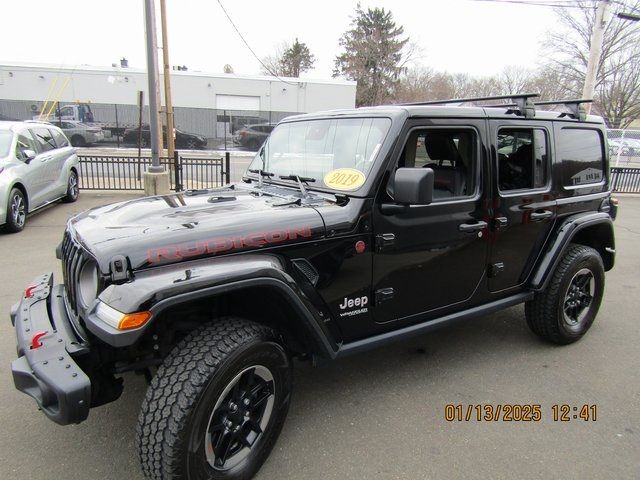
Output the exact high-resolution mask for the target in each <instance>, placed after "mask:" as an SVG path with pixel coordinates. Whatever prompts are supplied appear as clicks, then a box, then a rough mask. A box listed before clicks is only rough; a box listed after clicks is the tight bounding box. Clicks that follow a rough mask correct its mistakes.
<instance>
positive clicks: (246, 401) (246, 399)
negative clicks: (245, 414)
mask: <svg viewBox="0 0 640 480" xmlns="http://www.w3.org/2000/svg"><path fill="white" fill-rule="evenodd" d="M242 403H244V405H245V406H247V405H249V399H248V398H245V399H244V400H243V401H242Z"/></svg>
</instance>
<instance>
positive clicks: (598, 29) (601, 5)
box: [582, 0, 611, 113]
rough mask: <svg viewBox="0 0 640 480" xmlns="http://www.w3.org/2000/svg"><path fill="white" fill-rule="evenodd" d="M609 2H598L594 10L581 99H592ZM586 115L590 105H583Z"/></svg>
mask: <svg viewBox="0 0 640 480" xmlns="http://www.w3.org/2000/svg"><path fill="white" fill-rule="evenodd" d="M610 7H611V0H600V1H599V2H598V7H597V9H596V21H595V22H594V24H593V30H592V31H591V44H590V46H589V62H588V63H587V75H586V76H585V79H584V88H583V90H582V98H588V99H591V98H593V95H594V91H595V86H596V75H597V73H598V65H599V64H600V54H601V53H602V42H603V41H604V29H605V28H606V26H607V22H608V21H609V8H610ZM584 107H585V110H586V111H587V113H589V112H590V110H591V104H590V103H587V104H585V106H584Z"/></svg>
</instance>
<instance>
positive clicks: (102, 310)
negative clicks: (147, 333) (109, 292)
mask: <svg viewBox="0 0 640 480" xmlns="http://www.w3.org/2000/svg"><path fill="white" fill-rule="evenodd" d="M95 315H96V316H97V317H98V318H99V319H100V320H102V321H103V322H104V323H106V324H107V325H109V326H110V327H112V328H115V329H116V330H132V329H134V328H139V327H142V326H143V325H144V324H145V323H147V322H148V321H149V319H150V318H151V312H133V313H122V312H120V311H119V310H116V309H115V308H113V307H110V306H109V305H107V304H106V303H104V302H98V306H97V307H96V310H95Z"/></svg>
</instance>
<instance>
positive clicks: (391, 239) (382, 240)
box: [376, 233, 396, 252]
mask: <svg viewBox="0 0 640 480" xmlns="http://www.w3.org/2000/svg"><path fill="white" fill-rule="evenodd" d="M394 243H396V236H395V235H394V234H393V233H381V234H380V235H376V251H378V252H380V251H382V250H384V248H385V247H389V246H391V245H393V244H394Z"/></svg>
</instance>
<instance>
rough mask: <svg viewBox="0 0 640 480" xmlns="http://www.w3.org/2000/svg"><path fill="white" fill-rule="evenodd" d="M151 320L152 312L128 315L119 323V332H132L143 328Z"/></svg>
mask: <svg viewBox="0 0 640 480" xmlns="http://www.w3.org/2000/svg"><path fill="white" fill-rule="evenodd" d="M150 318H151V312H136V313H127V314H125V315H124V316H123V317H122V320H120V322H119V323H118V330H131V329H132V328H138V327H141V326H143V325H144V324H145V323H147V322H148V321H149V319H150Z"/></svg>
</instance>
